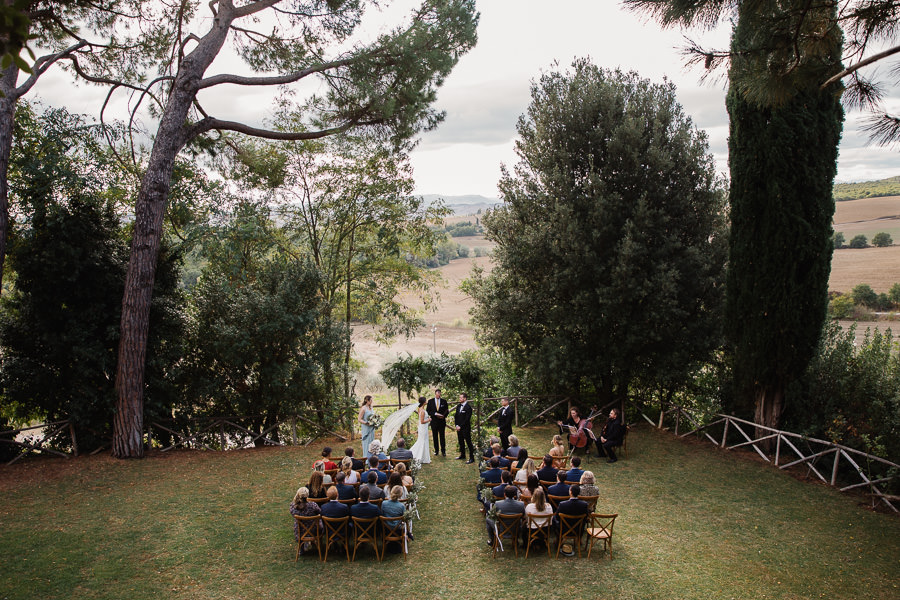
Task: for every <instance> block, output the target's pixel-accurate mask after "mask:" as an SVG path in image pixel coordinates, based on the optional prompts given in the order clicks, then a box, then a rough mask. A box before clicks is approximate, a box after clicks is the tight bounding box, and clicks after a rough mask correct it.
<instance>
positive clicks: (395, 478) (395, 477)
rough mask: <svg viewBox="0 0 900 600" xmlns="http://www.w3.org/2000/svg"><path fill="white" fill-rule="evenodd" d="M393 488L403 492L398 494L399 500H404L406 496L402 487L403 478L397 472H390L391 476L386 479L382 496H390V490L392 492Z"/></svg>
mask: <svg viewBox="0 0 900 600" xmlns="http://www.w3.org/2000/svg"><path fill="white" fill-rule="evenodd" d="M395 487H398V488H400V489H401V490H403V492H402V493H401V494H400V499H401V500H406V497H407V495H408V494H407V492H406V488H405V487H403V477H402V476H401V475H400V473H398V472H397V471H394V472H392V473H391V476H390V477H388V482H387V483H386V484H385V486H384V495H385V496H388V495H390V492H391V490H393V489H394V488H395Z"/></svg>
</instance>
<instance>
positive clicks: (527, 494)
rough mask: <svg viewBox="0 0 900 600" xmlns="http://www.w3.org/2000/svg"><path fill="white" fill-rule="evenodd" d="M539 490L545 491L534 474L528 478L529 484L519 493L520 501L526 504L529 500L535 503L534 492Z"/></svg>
mask: <svg viewBox="0 0 900 600" xmlns="http://www.w3.org/2000/svg"><path fill="white" fill-rule="evenodd" d="M538 489H540V490H543V489H544V488H542V487H541V482H540V481H538V476H537V475H535V474H534V473H532V474H531V475H529V476H528V482H527V483H526V484H525V489H524V490H521V491H520V492H519V499H520V500H523V501H525V502H528V501H529V500H532V501H533V498H534V492H535V491H536V490H538Z"/></svg>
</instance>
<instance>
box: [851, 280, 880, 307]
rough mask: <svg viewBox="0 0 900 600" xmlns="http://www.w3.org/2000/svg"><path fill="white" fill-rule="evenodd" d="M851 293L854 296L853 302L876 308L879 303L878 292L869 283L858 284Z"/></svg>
mask: <svg viewBox="0 0 900 600" xmlns="http://www.w3.org/2000/svg"><path fill="white" fill-rule="evenodd" d="M850 295H851V296H852V297H853V302H855V303H856V304H862V305H863V306H868V307H869V308H875V306H876V305H877V304H878V294H877V293H876V292H875V290H873V289H872V286H870V285H869V284H868V283H861V284H859V285H857V286H854V287H853V291H852V292H850Z"/></svg>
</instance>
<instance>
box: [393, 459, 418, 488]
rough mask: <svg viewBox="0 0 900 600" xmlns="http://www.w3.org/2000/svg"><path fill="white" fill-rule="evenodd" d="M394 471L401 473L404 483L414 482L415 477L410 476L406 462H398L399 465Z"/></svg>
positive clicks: (410, 483)
mask: <svg viewBox="0 0 900 600" xmlns="http://www.w3.org/2000/svg"><path fill="white" fill-rule="evenodd" d="M394 471H396V472H397V473H400V477H401V478H402V479H403V485H412V484H413V478H412V477H411V476H410V474H409V471H407V470H406V465H405V464H403V463H397V466H396V467H394Z"/></svg>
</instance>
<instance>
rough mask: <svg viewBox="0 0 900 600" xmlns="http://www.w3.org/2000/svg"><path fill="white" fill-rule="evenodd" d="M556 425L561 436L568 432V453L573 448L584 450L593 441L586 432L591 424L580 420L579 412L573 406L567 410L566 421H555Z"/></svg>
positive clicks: (585, 420)
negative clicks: (567, 416)
mask: <svg viewBox="0 0 900 600" xmlns="http://www.w3.org/2000/svg"><path fill="white" fill-rule="evenodd" d="M556 424H557V425H559V428H560V431H562V433H563V434H565V433H566V430H568V434H569V452H570V453H571V452H572V450H573V449H575V448H584V447H585V446H587V445H588V444H589V443H590V442H591V441H592V440H593V436H592V435H590V433H589V432H588V430H590V429H591V426H592V425H591V422H590V421H588V420H587V419H582V418H581V411H580V410H578V408H577V407H575V406H573V407H572V408H571V409H570V410H569V418H568V419H566V420H565V421H557V422H556Z"/></svg>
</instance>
